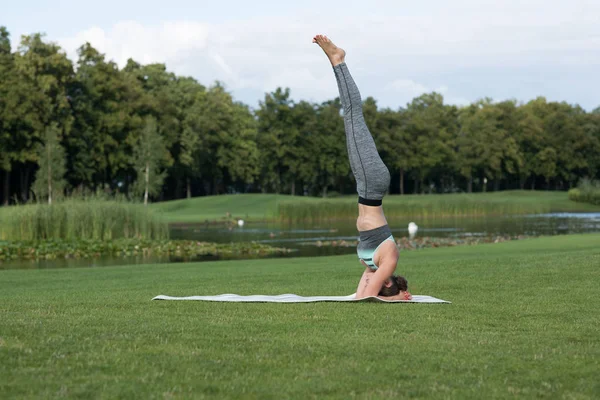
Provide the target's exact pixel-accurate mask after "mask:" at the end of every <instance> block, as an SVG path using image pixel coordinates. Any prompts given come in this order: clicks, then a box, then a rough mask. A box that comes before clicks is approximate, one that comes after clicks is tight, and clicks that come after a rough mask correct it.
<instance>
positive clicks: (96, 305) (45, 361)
mask: <svg viewBox="0 0 600 400" xmlns="http://www.w3.org/2000/svg"><path fill="white" fill-rule="evenodd" d="M399 272H401V273H402V274H404V275H405V276H406V277H407V278H408V280H409V283H410V284H411V289H412V292H413V293H415V294H428V295H432V296H436V297H439V298H442V299H446V300H450V301H452V302H453V304H451V305H446V304H441V305H438V304H370V303H366V304H347V303H343V304H340V303H316V304H315V303H313V304H234V303H232V304H227V303H203V302H164V301H163V302H161V301H157V302H151V301H150V299H151V298H152V297H153V296H155V295H158V294H168V295H173V296H177V295H196V294H219V293H231V292H234V293H239V294H280V293H297V294H301V295H346V294H349V293H351V292H352V291H353V290H354V289H355V287H356V283H357V281H358V278H359V275H360V274H361V267H360V265H359V264H358V261H357V260H356V259H355V258H354V257H353V256H338V257H323V258H312V259H308V258H296V259H281V260H276V259H271V260H265V261H260V260H254V261H232V262H229V261H222V262H211V263H208V262H207V263H192V264H171V265H146V266H135V267H133V266H130V267H114V268H108V267H107V268H89V269H57V270H25V271H18V270H7V271H0V398H2V399H5V398H61V397H71V398H75V397H79V398H90V397H95V398H107V399H114V398H141V399H151V398H186V399H187V398H218V399H223V398H255V399H280V398H297V399H307V398H318V399H321V398H339V399H348V398H398V397H414V398H423V399H430V398H454V399H468V398H473V399H487V398H514V397H521V398H541V397H543V398H553V399H554V398H568V399H588V398H589V399H592V398H599V397H600V380H599V379H598V376H599V375H600V335H599V333H598V332H600V318H599V311H598V310H599V309H600V296H599V291H598V286H599V284H600V235H573V236H556V237H549V238H539V239H530V240H524V241H515V242H506V243H501V244H490V245H481V246H476V247H454V248H443V249H428V250H422V251H415V252H403V253H402V255H401V264H400V266H399Z"/></svg>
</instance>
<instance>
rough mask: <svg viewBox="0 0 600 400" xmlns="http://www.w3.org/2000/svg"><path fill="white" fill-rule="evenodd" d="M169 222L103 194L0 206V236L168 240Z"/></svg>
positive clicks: (39, 238) (132, 204)
mask: <svg viewBox="0 0 600 400" xmlns="http://www.w3.org/2000/svg"><path fill="white" fill-rule="evenodd" d="M168 236H169V230H168V225H167V223H166V222H164V221H163V219H162V217H161V216H160V215H159V213H158V212H156V211H155V210H153V209H150V208H148V207H144V206H143V205H142V204H139V203H132V202H129V201H126V200H124V199H123V200H119V199H117V200H109V199H103V198H101V197H97V196H92V197H80V198H75V199H66V200H63V201H61V202H57V203H54V204H52V205H51V206H50V205H47V204H26V205H16V206H11V207H4V208H1V209H0V239H2V240H34V241H35V240H45V239H64V240H77V239H95V240H112V239H120V238H145V239H166V238H168Z"/></svg>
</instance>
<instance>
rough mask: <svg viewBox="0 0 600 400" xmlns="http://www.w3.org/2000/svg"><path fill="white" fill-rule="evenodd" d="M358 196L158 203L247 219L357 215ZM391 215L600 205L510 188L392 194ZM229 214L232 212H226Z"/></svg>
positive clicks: (176, 212)
mask: <svg viewBox="0 0 600 400" xmlns="http://www.w3.org/2000/svg"><path fill="white" fill-rule="evenodd" d="M356 199H357V197H356V196H344V197H340V198H333V199H321V198H315V197H301V196H295V197H293V196H286V195H274V194H266V195H261V194H242V195H223V196H207V197H196V198H193V199H189V200H187V199H186V200H175V201H168V202H163V203H157V204H154V205H152V207H153V208H155V209H157V210H160V211H162V212H163V213H164V216H165V218H166V219H167V220H168V221H169V222H188V223H192V222H205V221H215V220H229V219H231V218H242V219H246V220H278V219H279V220H292V221H299V220H326V219H354V218H356V215H357V214H356V213H357V211H356V209H357V206H356ZM384 210H385V213H386V216H387V217H388V218H396V217H398V218H401V217H416V216H420V217H424V218H427V217H444V216H457V215H458V216H466V215H469V216H478V215H504V214H530V213H547V212H576V211H581V212H584V211H587V212H591V211H596V212H600V206H594V205H591V204H585V203H576V202H574V201H570V200H569V198H568V195H567V193H566V192H545V191H506V192H496V193H473V194H446V195H424V196H421V195H407V196H398V195H395V196H386V197H385V199H384ZM227 213H230V214H231V217H229V218H228V217H226V215H227Z"/></svg>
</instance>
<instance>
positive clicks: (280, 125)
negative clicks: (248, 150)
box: [256, 88, 300, 193]
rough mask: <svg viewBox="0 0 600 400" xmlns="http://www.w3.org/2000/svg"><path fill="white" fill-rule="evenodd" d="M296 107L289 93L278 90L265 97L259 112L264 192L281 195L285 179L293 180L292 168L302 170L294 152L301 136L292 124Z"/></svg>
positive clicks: (259, 138) (258, 139)
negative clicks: (270, 191) (294, 107)
mask: <svg viewBox="0 0 600 400" xmlns="http://www.w3.org/2000/svg"><path fill="white" fill-rule="evenodd" d="M293 106H294V103H293V101H292V100H291V99H290V90H289V89H285V90H284V89H281V88H277V90H275V91H274V92H272V93H267V94H266V95H265V99H264V100H263V101H261V102H260V105H259V109H258V110H257V111H256V116H257V118H258V137H257V144H258V148H259V149H260V152H261V160H262V165H261V174H260V184H261V186H262V189H263V192H265V191H267V190H272V191H274V192H275V193H280V192H281V191H282V189H283V185H284V183H285V180H286V179H288V180H291V177H290V168H292V170H297V168H299V162H300V159H299V157H298V155H297V154H295V153H294V151H293V148H294V147H295V146H296V140H297V137H298V130H297V129H296V127H295V126H294V125H293V124H292V109H293Z"/></svg>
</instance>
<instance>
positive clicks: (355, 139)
mask: <svg viewBox="0 0 600 400" xmlns="http://www.w3.org/2000/svg"><path fill="white" fill-rule="evenodd" d="M313 43H317V44H318V45H319V46H320V47H321V48H322V49H323V51H324V52H325V54H326V55H327V57H328V58H329V61H330V62H331V65H332V66H333V72H334V74H335V78H336V80H337V84H338V89H339V91H340V99H341V102H342V106H343V107H344V128H345V131H346V146H347V147H348V157H349V159H350V166H351V167H352V173H353V174H354V178H355V179H356V189H357V192H358V219H357V220H356V228H357V229H358V232H359V238H360V240H359V243H358V248H357V252H358V258H359V260H360V262H361V263H362V264H363V265H364V266H365V267H366V268H365V271H364V273H363V275H362V278H361V279H360V282H359V284H358V288H357V289H356V298H363V297H369V296H378V295H379V297H382V298H384V299H393V300H410V299H411V298H412V296H411V294H410V293H408V291H407V289H408V287H407V286H408V285H407V283H406V280H405V279H404V278H402V277H400V276H395V275H394V271H395V270H396V265H397V264H398V257H399V253H398V248H397V247H396V243H395V241H394V237H393V236H392V232H391V230H390V227H389V226H388V224H387V221H386V219H385V215H384V214H383V207H382V201H381V200H382V199H383V196H384V195H385V193H386V192H387V190H388V187H389V185H390V173H389V171H388V169H387V167H386V166H385V164H384V163H383V161H382V160H381V157H379V153H378V152H377V148H376V147H375V142H374V141H373V137H372V136H371V133H370V132H369V129H368V128H367V125H366V123H365V119H364V116H363V112H362V100H361V97H360V92H359V91H358V87H357V86H356V83H355V82H354V80H353V79H352V76H351V75H350V72H349V71H348V66H347V65H346V63H345V56H346V52H345V51H344V50H343V49H341V48H339V47H337V46H336V45H334V44H333V43H332V42H331V40H329V39H328V38H327V36H324V35H316V36H315V37H314V38H313ZM386 294H391V296H389V295H386Z"/></svg>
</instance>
